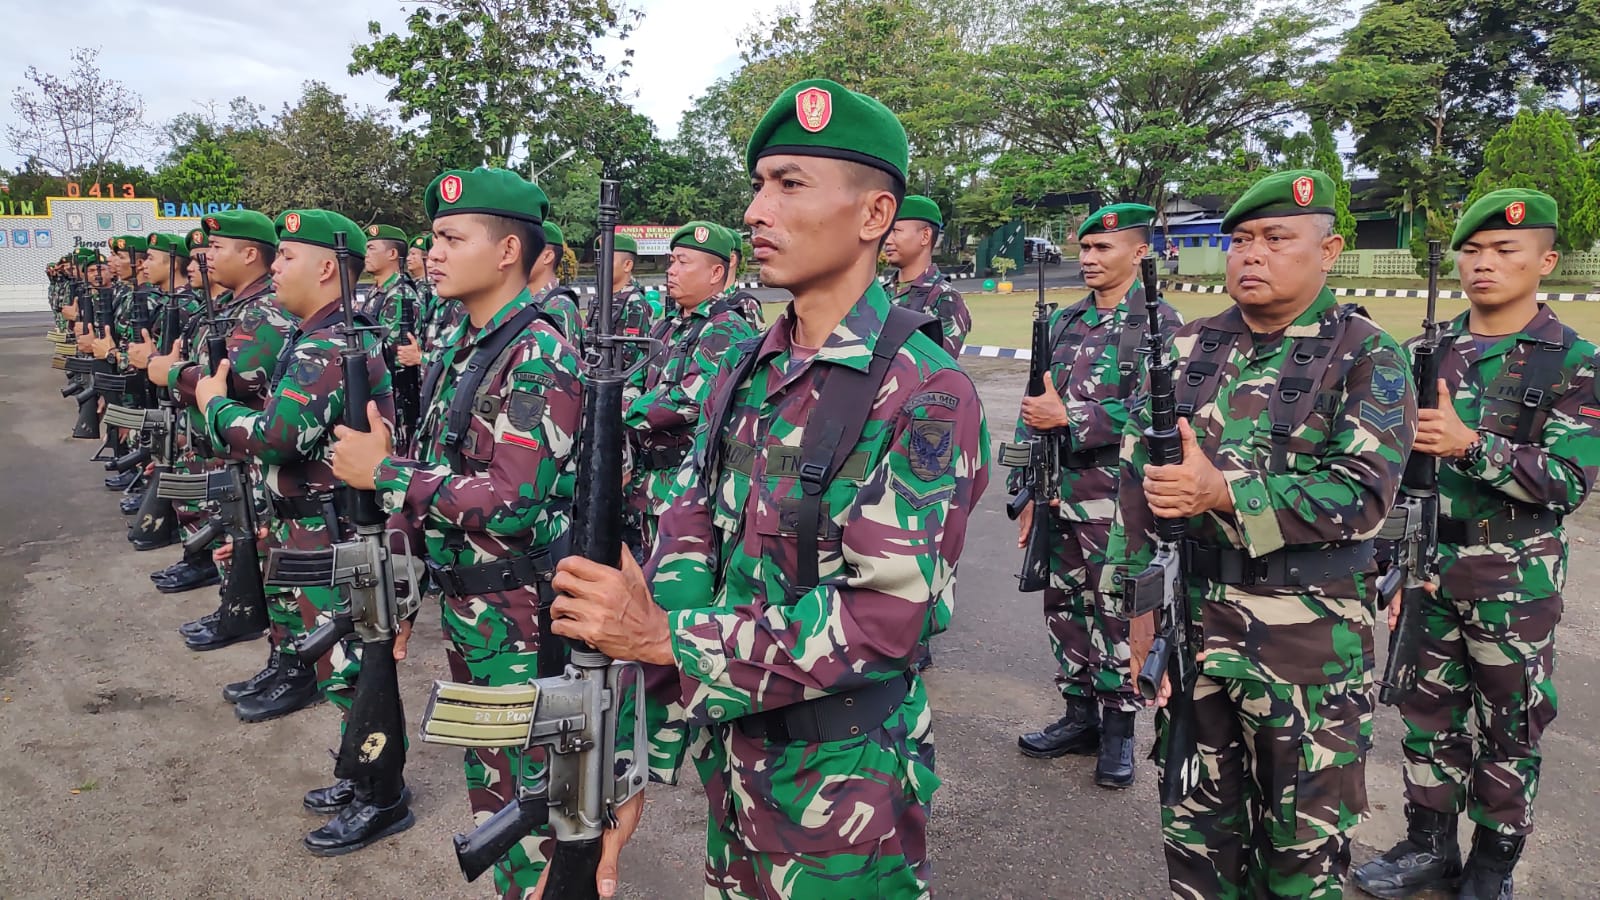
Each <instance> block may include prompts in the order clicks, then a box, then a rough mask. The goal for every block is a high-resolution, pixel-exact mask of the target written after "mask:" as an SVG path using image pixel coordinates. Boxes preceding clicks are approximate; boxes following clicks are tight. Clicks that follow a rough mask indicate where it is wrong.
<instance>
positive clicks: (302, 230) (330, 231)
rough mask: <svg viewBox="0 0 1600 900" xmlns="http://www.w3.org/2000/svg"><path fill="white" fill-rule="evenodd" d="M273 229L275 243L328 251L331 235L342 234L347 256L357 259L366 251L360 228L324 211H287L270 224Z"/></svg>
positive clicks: (378, 226)
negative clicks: (348, 250) (347, 248)
mask: <svg viewBox="0 0 1600 900" xmlns="http://www.w3.org/2000/svg"><path fill="white" fill-rule="evenodd" d="M273 227H274V228H275V229H276V230H277V234H278V242H279V243H284V242H289V241H293V242H295V243H299V244H311V245H313V246H316V247H326V248H327V249H329V250H332V249H333V236H334V234H336V233H338V232H341V231H342V232H344V240H345V246H347V247H349V248H350V252H351V253H353V254H355V255H356V256H361V255H363V254H365V253H366V252H367V235H366V234H364V233H363V232H362V231H361V226H360V225H357V224H356V223H355V222H353V221H351V220H350V219H347V218H345V217H344V216H341V215H339V214H338V213H336V212H330V211H329V210H326V209H291V210H288V211H286V212H284V213H281V214H280V215H279V216H278V221H277V222H275V223H273ZM382 227H386V226H381V225H374V226H372V228H382ZM369 230H370V229H369ZM395 230H396V231H398V230H399V229H395ZM384 240H388V238H384Z"/></svg>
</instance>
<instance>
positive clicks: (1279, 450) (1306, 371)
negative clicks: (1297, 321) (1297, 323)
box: [1267, 337, 1333, 475]
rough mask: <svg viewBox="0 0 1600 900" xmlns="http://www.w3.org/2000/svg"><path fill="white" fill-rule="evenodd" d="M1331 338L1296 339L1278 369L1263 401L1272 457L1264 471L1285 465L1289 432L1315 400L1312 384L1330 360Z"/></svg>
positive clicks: (1279, 471) (1283, 469)
mask: <svg viewBox="0 0 1600 900" xmlns="http://www.w3.org/2000/svg"><path fill="white" fill-rule="evenodd" d="M1332 352H1333V339H1332V338H1327V337H1314V338H1296V339H1295V341H1294V346H1293V347H1292V348H1291V349H1290V351H1289V361H1288V363H1286V364H1285V365H1284V367H1283V368H1282V369H1280V370H1279V372H1278V383H1277V384H1276V385H1274V386H1273V388H1272V396H1271V397H1270V398H1268V400H1267V424H1268V425H1269V426H1270V427H1271V429H1272V430H1271V435H1272V458H1271V461H1270V462H1269V463H1268V465H1267V470H1268V471H1269V472H1272V473H1274V474H1280V475H1281V474H1283V473H1284V472H1286V471H1288V466H1289V435H1290V433H1292V432H1293V431H1294V428H1295V426H1296V425H1299V424H1300V423H1301V422H1304V421H1305V420H1306V417H1307V416H1309V415H1310V414H1311V408H1312V406H1313V405H1314V404H1315V403H1316V400H1317V392H1316V387H1317V385H1318V384H1319V383H1320V382H1321V381H1322V374H1323V373H1324V372H1326V371H1327V369H1328V365H1329V363H1330V362H1332V360H1331V359H1329V356H1330V354H1332Z"/></svg>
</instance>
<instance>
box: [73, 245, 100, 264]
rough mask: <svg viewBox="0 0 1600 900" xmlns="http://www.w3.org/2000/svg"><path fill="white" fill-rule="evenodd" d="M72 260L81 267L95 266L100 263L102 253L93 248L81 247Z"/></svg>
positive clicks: (74, 253)
mask: <svg viewBox="0 0 1600 900" xmlns="http://www.w3.org/2000/svg"><path fill="white" fill-rule="evenodd" d="M72 259H73V261H74V262H76V263H77V264H78V265H79V266H88V265H93V264H94V263H97V262H99V261H100V251H99V250H96V249H95V248H93V247H79V248H78V249H77V250H76V251H74V252H73V254H72Z"/></svg>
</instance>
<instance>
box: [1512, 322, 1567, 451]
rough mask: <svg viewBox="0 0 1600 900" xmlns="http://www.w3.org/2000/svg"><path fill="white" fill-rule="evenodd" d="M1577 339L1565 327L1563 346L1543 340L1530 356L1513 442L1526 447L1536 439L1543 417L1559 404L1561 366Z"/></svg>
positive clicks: (1563, 330)
mask: <svg viewBox="0 0 1600 900" xmlns="http://www.w3.org/2000/svg"><path fill="white" fill-rule="evenodd" d="M1576 338H1577V334H1576V333H1575V332H1573V330H1572V329H1571V328H1568V327H1566V326H1562V328H1561V342H1560V343H1556V344H1547V343H1545V342H1543V341H1540V342H1539V344H1538V346H1537V347H1536V348H1535V349H1534V350H1532V351H1531V352H1530V353H1529V354H1528V359H1527V362H1526V363H1525V364H1524V366H1523V369H1522V409H1521V411H1520V412H1519V413H1518V414H1517V430H1516V431H1515V432H1513V433H1512V435H1511V440H1512V442H1514V443H1518V444H1526V443H1528V442H1529V441H1530V440H1532V439H1533V428H1534V425H1535V424H1537V423H1538V419H1539V414H1540V413H1541V412H1546V411H1548V410H1549V409H1550V407H1552V406H1554V405H1555V402H1556V399H1557V398H1558V397H1559V396H1560V394H1559V393H1557V391H1556V387H1557V386H1558V383H1559V382H1560V381H1561V380H1562V378H1561V364H1562V363H1563V362H1565V361H1566V359H1567V350H1568V349H1569V348H1571V347H1572V343H1573V341H1574V340H1575V339H1576Z"/></svg>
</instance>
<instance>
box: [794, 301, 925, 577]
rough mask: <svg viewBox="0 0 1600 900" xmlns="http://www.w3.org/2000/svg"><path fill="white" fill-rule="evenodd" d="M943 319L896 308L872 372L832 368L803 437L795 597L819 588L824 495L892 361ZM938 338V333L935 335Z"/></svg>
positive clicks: (861, 427)
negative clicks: (918, 334) (910, 341)
mask: <svg viewBox="0 0 1600 900" xmlns="http://www.w3.org/2000/svg"><path fill="white" fill-rule="evenodd" d="M937 324H938V323H937V322H936V321H935V320H934V319H933V318H932V317H931V316H927V315H923V314H918V313H914V312H912V311H911V310H909V309H905V308H903V307H890V310H889V316H888V318H887V319H886V320H885V321H884V323H883V330H882V331H880V332H879V333H878V340H877V342H876V343H875V344H874V345H873V347H872V363H871V364H870V365H869V366H868V368H867V371H866V372H861V371H859V370H856V369H850V368H846V367H844V366H830V367H829V368H828V373H827V377H826V378H825V379H824V381H823V382H822V387H821V389H820V391H819V396H818V398H817V406H816V408H815V409H813V410H812V411H811V419H810V421H809V422H808V423H807V425H806V429H805V432H804V433H803V434H802V435H801V437H800V487H801V496H800V521H799V522H798V523H797V525H796V534H797V537H798V539H799V548H798V559H797V560H796V568H797V571H796V573H795V580H794V583H793V584H792V585H791V586H790V588H789V598H790V599H791V600H794V599H798V598H799V597H801V596H803V595H805V594H806V593H807V592H808V591H810V590H811V589H812V588H814V587H816V586H817V581H818V577H817V533H818V530H819V528H820V521H819V519H820V518H821V515H822V495H823V493H824V492H825V491H827V489H828V485H829V484H831V483H832V482H833V479H834V477H835V476H837V475H838V474H839V469H840V468H841V467H842V466H843V465H844V463H845V460H846V459H848V458H849V456H850V453H851V451H853V450H854V449H855V447H856V442H857V441H859V440H861V434H862V432H863V431H865V430H866V427H867V420H868V419H869V418H871V416H872V404H873V402H874V401H876V400H877V399H878V389H879V388H880V387H882V386H883V380H884V378H885V377H886V376H887V375H888V373H889V364H890V363H891V362H893V361H894V357H895V354H897V353H899V352H900V347H901V346H902V345H904V344H905V342H906V341H907V340H908V339H909V338H910V337H911V335H912V333H913V332H915V331H917V330H919V329H925V328H927V327H928V326H930V325H937ZM929 336H930V337H932V335H929Z"/></svg>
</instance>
